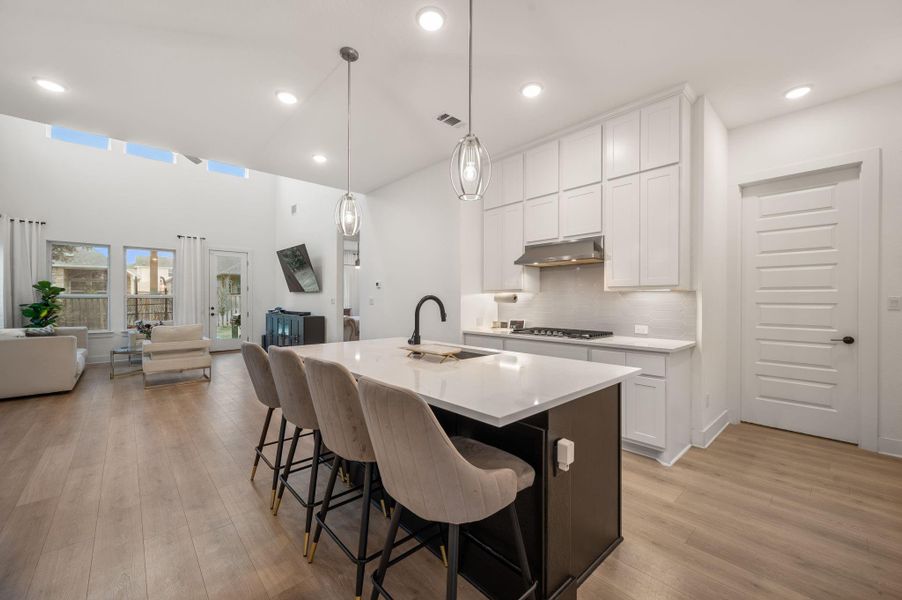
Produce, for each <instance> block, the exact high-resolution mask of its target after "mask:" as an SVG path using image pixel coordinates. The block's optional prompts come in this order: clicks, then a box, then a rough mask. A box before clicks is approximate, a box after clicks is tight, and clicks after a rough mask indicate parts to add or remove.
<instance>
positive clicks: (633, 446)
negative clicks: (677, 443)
mask: <svg viewBox="0 0 902 600" xmlns="http://www.w3.org/2000/svg"><path fill="white" fill-rule="evenodd" d="M691 447H692V445H691V444H686V447H685V448H683V449H682V450H680V451H679V452H677V453H676V454H675V455H673V457H672V458H671V459H670V460H667V459H666V458H664V451H663V450H656V449H654V448H649V447H648V446H643V445H642V444H637V443H635V442H631V441H629V440H620V448H621V449H622V450H626V451H627V452H632V453H633V454H638V455H639V456H644V457H645V458H651V459H654V460H656V461H658V462H659V463H660V464H662V465H664V466H665V467H672V466H673V465H675V464H676V462H677V461H678V460H680V459H681V458H682V457H683V455H684V454H686V452H688V451H689V448H691Z"/></svg>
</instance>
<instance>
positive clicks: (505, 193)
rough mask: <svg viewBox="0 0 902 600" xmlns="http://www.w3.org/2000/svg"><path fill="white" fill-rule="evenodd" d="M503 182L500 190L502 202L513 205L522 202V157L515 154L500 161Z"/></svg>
mask: <svg viewBox="0 0 902 600" xmlns="http://www.w3.org/2000/svg"><path fill="white" fill-rule="evenodd" d="M501 170H502V172H503V173H504V180H503V181H502V182H501V185H500V186H499V188H500V189H501V196H502V202H503V203H504V204H513V203H514V202H523V155H522V154H516V155H514V156H511V157H508V158H505V159H504V160H503V161H501Z"/></svg>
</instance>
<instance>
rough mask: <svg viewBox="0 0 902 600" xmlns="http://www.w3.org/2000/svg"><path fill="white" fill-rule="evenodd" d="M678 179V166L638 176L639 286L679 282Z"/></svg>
mask: <svg viewBox="0 0 902 600" xmlns="http://www.w3.org/2000/svg"><path fill="white" fill-rule="evenodd" d="M679 179H680V171H679V166H678V165H673V166H670V167H664V168H662V169H655V170H654V171H648V172H646V173H642V174H641V175H640V185H639V187H640V198H641V200H640V203H639V207H640V208H639V210H640V214H639V223H640V231H639V239H640V240H641V250H640V252H639V254H640V257H641V260H640V266H639V284H640V285H660V286H676V285H679V284H680V186H679V183H680V182H679Z"/></svg>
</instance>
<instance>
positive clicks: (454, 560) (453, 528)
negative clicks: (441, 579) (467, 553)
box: [445, 524, 460, 600]
mask: <svg viewBox="0 0 902 600" xmlns="http://www.w3.org/2000/svg"><path fill="white" fill-rule="evenodd" d="M459 554H460V525H454V524H450V525H448V583H447V586H446V587H445V600H457V564H458V558H459Z"/></svg>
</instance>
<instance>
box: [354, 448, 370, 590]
mask: <svg viewBox="0 0 902 600" xmlns="http://www.w3.org/2000/svg"><path fill="white" fill-rule="evenodd" d="M372 498H373V463H366V465H365V466H364V468H363V506H362V508H361V511H362V512H361V514H360V537H359V539H358V542H357V582H356V586H355V587H354V598H356V600H360V597H361V596H362V595H363V577H364V575H365V574H366V545H367V541H368V537H369V533H370V508H371V507H370V502H371V501H372Z"/></svg>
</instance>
